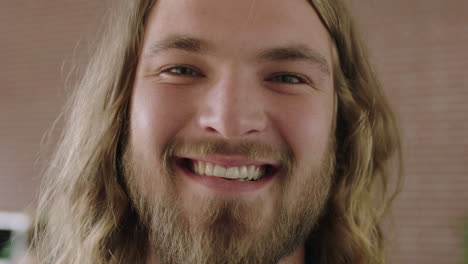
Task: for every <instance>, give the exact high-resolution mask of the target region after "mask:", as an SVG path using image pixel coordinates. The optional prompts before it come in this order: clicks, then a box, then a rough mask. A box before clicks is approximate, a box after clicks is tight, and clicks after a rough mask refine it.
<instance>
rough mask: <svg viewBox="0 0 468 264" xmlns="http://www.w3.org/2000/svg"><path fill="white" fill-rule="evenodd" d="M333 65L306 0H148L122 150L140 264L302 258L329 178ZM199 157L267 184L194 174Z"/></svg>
mask: <svg viewBox="0 0 468 264" xmlns="http://www.w3.org/2000/svg"><path fill="white" fill-rule="evenodd" d="M331 57H332V56H331V48H330V43H329V40H328V33H327V31H326V29H325V27H324V26H323V25H322V23H321V21H320V19H319V17H318V16H317V14H316V12H315V10H314V8H313V7H312V6H311V5H310V4H309V3H308V2H307V1H305V0H291V1H281V0H257V1H251V0H229V1H219V0H198V1H187V0H161V1H158V2H157V4H156V6H155V7H153V10H152V11H151V13H150V15H149V17H148V22H147V27H146V31H145V39H144V42H143V48H142V53H141V56H140V58H139V63H138V68H137V72H136V76H135V82H134V86H133V91H132V99H131V108H130V126H129V135H130V136H129V140H128V145H127V147H126V150H125V154H124V172H125V178H126V181H127V184H128V187H129V190H130V194H131V197H132V202H133V204H134V206H135V207H136V209H137V211H138V212H139V214H140V216H141V218H142V221H143V222H144V224H145V225H147V227H148V229H149V230H150V232H151V234H150V235H151V238H150V241H151V253H150V254H149V257H148V262H147V263H148V264H150V263H151V264H152V263H164V264H167V263H221V262H222V263H275V262H278V261H280V262H279V263H303V262H304V246H303V244H304V240H305V239H306V237H307V235H308V234H309V233H310V231H311V230H312V229H313V227H314V225H315V224H316V222H317V220H318V218H319V217H320V214H321V213H322V211H323V210H324V206H325V203H326V200H327V198H328V193H329V191H330V185H331V181H332V171H333V161H334V153H333V149H334V147H333V143H334V142H333V140H332V137H331V136H330V135H333V134H334V133H333V131H332V128H333V117H334V112H333V111H334V87H333V72H332V67H331V63H332V59H331ZM199 163H200V164H206V163H210V164H213V165H215V166H219V167H223V168H234V167H235V168H241V167H242V166H245V167H249V166H252V167H255V168H257V169H259V170H260V171H263V173H264V175H265V177H264V178H262V179H260V180H258V181H255V182H239V181H235V180H226V179H221V178H219V177H213V176H206V175H198V173H197V171H196V169H195V167H196V166H197V164H199ZM207 166H208V165H207ZM236 170H237V169H236ZM239 170H240V169H239ZM262 175H263V174H262Z"/></svg>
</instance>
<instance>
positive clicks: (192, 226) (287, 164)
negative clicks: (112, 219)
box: [122, 140, 335, 264]
mask: <svg viewBox="0 0 468 264" xmlns="http://www.w3.org/2000/svg"><path fill="white" fill-rule="evenodd" d="M332 146H333V144H332V142H330V143H329V144H328V149H327V151H326V152H325V153H324V154H323V157H322V161H321V162H320V163H319V164H308V165H305V166H303V167H304V168H301V169H297V168H296V165H295V164H296V161H295V158H294V155H293V154H292V153H293V152H292V151H291V149H289V148H287V147H285V148H274V147H272V146H268V145H263V144H259V143H255V142H241V143H236V144H232V143H227V142H224V141H217V142H212V141H197V142H188V141H181V140H173V141H170V142H168V143H167V144H166V145H165V146H164V147H163V148H162V151H161V154H160V156H152V155H151V154H150V153H143V152H138V151H137V150H136V149H135V148H133V147H132V146H129V147H128V148H126V150H125V151H124V155H123V159H122V161H123V163H122V165H123V172H124V179H125V182H126V185H127V186H126V187H127V189H128V191H129V196H130V198H131V202H132V205H133V206H134V208H135V209H136V211H137V213H138V217H139V219H140V221H141V224H143V225H144V227H145V229H146V230H148V236H149V237H148V238H149V241H150V245H149V247H150V249H151V251H153V252H154V253H155V254H156V255H157V256H158V259H159V261H160V262H161V263H162V264H178V263H181V264H182V263H184V264H208V263H210V264H213V263H216V264H218V263H223V264H241V263H242V264H257V263H258V264H264V263H278V262H279V261H280V260H281V259H282V258H284V257H286V256H288V255H290V254H291V253H293V252H294V250H296V249H297V248H298V247H299V246H300V245H301V244H302V243H304V242H305V240H306V239H307V237H308V236H309V234H310V233H311V231H312V230H313V228H314V226H315V225H316V223H317V222H318V219H319V218H320V216H321V214H322V212H323V211H324V207H325V204H326V201H327V199H328V196H329V191H330V186H331V182H332V174H333V170H334V160H335V158H334V153H333V152H332V149H333V147H332ZM187 153H190V154H197V155H200V156H203V155H209V154H224V155H229V154H237V155H243V156H246V157H249V158H251V159H256V158H273V159H275V160H278V161H279V163H280V168H281V169H280V171H279V172H278V174H280V175H281V177H280V176H278V175H276V176H275V177H279V178H278V179H276V180H278V181H280V187H279V189H277V190H278V191H277V192H276V193H275V197H274V198H271V199H274V200H273V201H267V200H266V198H264V197H258V198H256V199H255V200H245V199H242V198H232V197H231V198H229V197H224V196H217V195H211V196H207V195H202V194H195V193H192V194H187V193H185V194H183V193H181V192H180V191H179V190H178V177H180V176H177V175H176V173H175V172H174V171H175V166H176V162H175V157H176V156H177V155H183V154H187ZM154 160H159V161H160V163H159V164H155V163H154V162H151V161H154ZM301 174H303V175H301ZM271 204H272V206H269V205H271Z"/></svg>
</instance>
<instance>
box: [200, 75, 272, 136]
mask: <svg viewBox="0 0 468 264" xmlns="http://www.w3.org/2000/svg"><path fill="white" fill-rule="evenodd" d="M237 79H239V78H237ZM202 101H203V102H201V111H200V112H199V125H200V127H201V128H202V129H203V130H204V132H207V133H210V134H216V136H220V137H223V138H244V137H246V136H252V135H256V134H260V133H262V132H264V130H265V129H266V127H267V117H266V114H265V111H264V109H263V104H262V101H263V100H262V98H261V92H260V91H259V89H256V87H255V84H254V83H253V82H251V83H250V84H249V82H247V81H233V80H232V79H231V80H229V79H225V80H222V81H219V82H218V83H216V84H215V85H213V87H210V88H209V89H208V90H207V93H206V94H205V96H204V98H203V100H202Z"/></svg>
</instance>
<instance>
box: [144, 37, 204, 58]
mask: <svg viewBox="0 0 468 264" xmlns="http://www.w3.org/2000/svg"><path fill="white" fill-rule="evenodd" d="M170 49H178V50H183V51H187V52H194V53H206V52H207V51H208V50H210V45H208V43H207V42H206V41H203V40H201V39H197V38H193V37H190V36H183V35H170V36H168V37H166V38H164V39H162V40H160V41H158V42H156V43H154V44H153V45H151V47H150V49H149V51H150V55H151V56H155V55H158V54H159V53H161V52H163V51H166V50H170Z"/></svg>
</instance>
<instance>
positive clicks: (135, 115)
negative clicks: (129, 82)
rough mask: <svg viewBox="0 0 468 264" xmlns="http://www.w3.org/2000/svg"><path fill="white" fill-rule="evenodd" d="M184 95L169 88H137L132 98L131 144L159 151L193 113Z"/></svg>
mask: <svg viewBox="0 0 468 264" xmlns="http://www.w3.org/2000/svg"><path fill="white" fill-rule="evenodd" d="M188 99H189V98H187V96H184V93H183V91H180V90H177V89H171V87H157V88H153V87H151V88H146V87H141V86H136V87H135V89H134V92H133V95H132V103H131V114H130V120H131V121H130V131H131V140H132V142H131V143H132V144H134V146H135V147H137V148H138V147H143V148H145V149H152V148H157V149H158V150H160V149H161V148H162V146H163V145H164V144H165V143H167V140H169V139H170V138H172V137H174V136H175V135H176V133H177V132H178V131H180V130H181V128H182V127H183V126H184V125H185V124H186V122H187V120H188V119H190V116H191V113H193V109H192V107H191V103H190V101H189V100H188Z"/></svg>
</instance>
